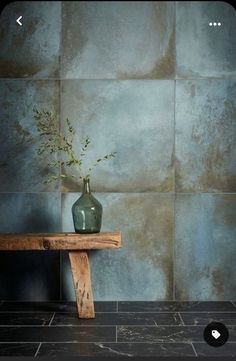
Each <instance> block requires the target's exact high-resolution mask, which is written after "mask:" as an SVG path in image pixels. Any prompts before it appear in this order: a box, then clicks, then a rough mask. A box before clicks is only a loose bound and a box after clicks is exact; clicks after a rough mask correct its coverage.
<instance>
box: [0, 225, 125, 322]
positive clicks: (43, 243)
mask: <svg viewBox="0 0 236 361" xmlns="http://www.w3.org/2000/svg"><path fill="white" fill-rule="evenodd" d="M120 247H121V233H120V232H111V233H102V232H101V233H92V234H78V233H50V234H48V233H28V234H21V233H19V234H15V233H13V234H10V233H7V234H0V251H47V250H50V251H58V250H63V251H68V252H69V258H70V264H71V270H72V275H73V281H74V288H75V295H76V303H77V309H78V317H79V318H94V317H95V312H94V302H93V292H92V285H91V276H90V265H89V258H88V250H92V249H112V248H120Z"/></svg>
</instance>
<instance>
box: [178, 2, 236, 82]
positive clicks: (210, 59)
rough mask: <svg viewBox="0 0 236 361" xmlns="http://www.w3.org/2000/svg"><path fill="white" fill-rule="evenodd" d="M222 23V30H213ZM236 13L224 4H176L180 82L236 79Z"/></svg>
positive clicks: (218, 27) (228, 5) (219, 27)
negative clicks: (218, 78)
mask: <svg viewBox="0 0 236 361" xmlns="http://www.w3.org/2000/svg"><path fill="white" fill-rule="evenodd" d="M209 22H217V23H218V22H221V26H209ZM235 38H236V13H235V9H234V8H233V7H232V6H231V5H230V4H227V2H224V1H217V2H212V1H177V2H176V63H177V77H179V78H201V77H203V78H206V77H210V78H211V77H229V78H230V77H232V76H235V75H236V65H235V64H236V43H235Z"/></svg>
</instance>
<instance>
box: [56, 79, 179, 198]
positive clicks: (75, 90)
mask: <svg viewBox="0 0 236 361" xmlns="http://www.w3.org/2000/svg"><path fill="white" fill-rule="evenodd" d="M61 108H62V116H61V121H62V124H61V127H62V128H63V127H64V124H65V119H66V117H69V118H70V119H71V120H72V122H73V123H74V127H75V129H77V130H78V133H79V134H80V136H81V137H82V136H85V135H86V134H89V135H90V137H91V145H90V146H89V148H88V151H87V155H88V161H87V163H85V164H86V165H87V166H88V164H89V163H93V162H94V160H96V159H97V158H99V157H101V156H103V155H105V154H107V153H110V152H111V151H117V153H118V155H117V157H116V158H115V159H114V160H112V161H109V162H107V163H103V165H102V166H101V167H97V169H95V170H94V175H93V176H92V179H91V182H92V186H93V189H94V190H96V191H99V192H112V191H115V192H117V191H118V192H143V191H158V192H170V191H173V190H174V167H173V162H174V154H173V150H174V81H171V80H160V81H158V82H156V81H153V80H136V81H132V80H125V81H117V80H115V81H113V80H99V81H98V80H64V81H62V94H61ZM78 139H79V137H78ZM147 140H148V141H147ZM77 149H78V152H79V142H78V145H77ZM74 174H75V175H76V174H77V175H78V173H76V172H75V173H74ZM78 180H79V178H78ZM73 183H74V184H73ZM62 186H63V188H62V190H63V191H75V190H79V189H80V184H78V182H71V180H70V179H69V180H67V179H66V180H65V181H64V182H63V185H62Z"/></svg>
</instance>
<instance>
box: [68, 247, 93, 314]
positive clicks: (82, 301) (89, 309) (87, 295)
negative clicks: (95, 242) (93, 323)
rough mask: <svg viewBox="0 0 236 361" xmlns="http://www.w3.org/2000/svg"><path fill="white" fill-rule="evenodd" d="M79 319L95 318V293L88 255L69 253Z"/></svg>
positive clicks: (80, 252) (84, 253)
mask: <svg viewBox="0 0 236 361" xmlns="http://www.w3.org/2000/svg"><path fill="white" fill-rule="evenodd" d="M69 258H70V264H71V270H72V275H73V281H74V288H75V295H76V303H77V308H78V315H79V318H94V317H95V312H94V303H93V292H92V286H91V275H90V266H89V259H88V254H87V252H86V251H77V252H76V251H74V252H69Z"/></svg>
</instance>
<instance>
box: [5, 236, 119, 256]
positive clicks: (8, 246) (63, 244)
mask: <svg viewBox="0 0 236 361" xmlns="http://www.w3.org/2000/svg"><path fill="white" fill-rule="evenodd" d="M120 247H122V245H121V232H100V233H90V234H79V233H4V234H3V233H1V234H0V251H26V250H32V251H33V250H35V251H45V250H89V249H109V248H120Z"/></svg>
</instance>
